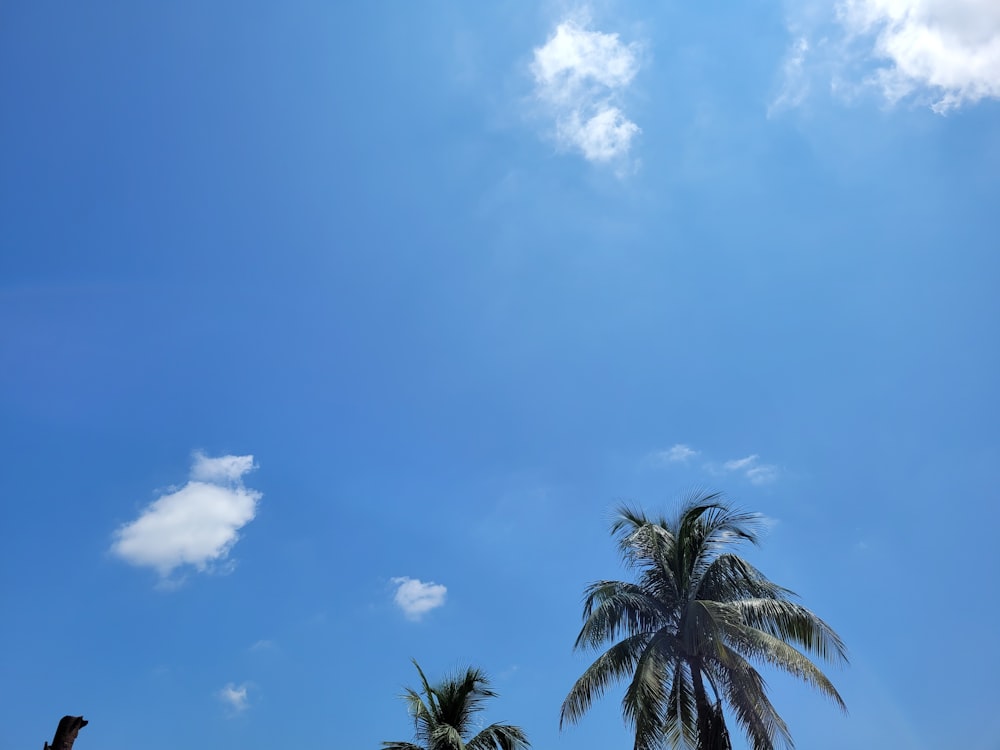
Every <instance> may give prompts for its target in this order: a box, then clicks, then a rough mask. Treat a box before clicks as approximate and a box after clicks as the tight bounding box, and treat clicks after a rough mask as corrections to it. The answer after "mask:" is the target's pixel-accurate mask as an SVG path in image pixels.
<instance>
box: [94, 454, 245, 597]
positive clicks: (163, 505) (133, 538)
mask: <svg viewBox="0 0 1000 750" xmlns="http://www.w3.org/2000/svg"><path fill="white" fill-rule="evenodd" d="M253 468H254V463H253V456H221V457H219V458H209V457H207V456H205V455H203V454H201V453H196V454H195V455H194V461H193V465H192V468H191V475H190V480H189V481H188V482H187V484H185V485H184V486H183V487H181V488H179V489H172V490H171V491H169V492H166V493H165V494H163V495H161V496H160V497H159V498H158V499H156V500H154V501H153V502H152V503H150V504H149V505H148V506H147V507H146V508H145V510H143V512H142V513H141V514H140V515H139V517H138V518H137V519H136V520H134V521H132V522H130V523H126V524H124V525H122V526H121V527H120V528H118V529H117V530H116V531H115V532H114V542H113V544H112V545H111V552H112V553H113V554H115V555H117V556H118V557H120V558H121V559H123V560H124V561H125V562H127V563H130V564H131V565H137V566H143V567H150V568H153V569H155V570H156V571H157V572H158V573H159V574H160V577H161V579H162V580H164V581H165V580H166V579H168V578H169V576H170V575H171V573H173V572H174V571H175V570H176V569H177V568H179V567H181V566H183V565H191V566H193V567H194V568H195V569H196V570H198V571H204V570H207V569H209V567H210V566H211V565H212V564H213V563H217V562H218V561H221V560H223V559H225V558H226V557H227V556H228V554H229V552H230V550H231V549H232V547H233V545H234V544H236V542H237V540H238V539H239V530H240V529H241V528H243V527H244V526H245V525H246V524H248V523H249V522H250V521H252V520H253V518H254V516H255V515H256V512H257V503H258V501H259V500H260V498H261V493H259V492H256V491H254V490H251V489H247V488H246V487H244V486H243V482H242V478H243V475H244V474H246V473H247V472H249V471H250V470H251V469H253Z"/></svg>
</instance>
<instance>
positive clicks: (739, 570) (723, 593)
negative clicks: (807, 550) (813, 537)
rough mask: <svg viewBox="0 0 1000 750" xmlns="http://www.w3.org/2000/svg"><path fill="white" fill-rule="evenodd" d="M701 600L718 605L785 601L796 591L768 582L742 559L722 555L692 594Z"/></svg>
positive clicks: (713, 562) (708, 568)
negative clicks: (756, 601)
mask: <svg viewBox="0 0 1000 750" xmlns="http://www.w3.org/2000/svg"><path fill="white" fill-rule="evenodd" d="M693 593H694V594H695V596H696V598H698V599H710V600H712V601H717V602H731V601H739V600H741V599H758V598H759V599H774V600H778V601H786V600H787V599H788V598H789V597H792V596H795V592H794V591H792V590H791V589H786V588H785V587H783V586H779V585H777V584H776V583H773V582H772V581H770V580H768V578H767V576H765V575H764V574H763V573H761V572H760V571H759V570H757V568H755V567H754V566H753V565H751V564H750V563H748V562H747V561H746V560H744V559H743V558H742V557H740V556H738V555H734V554H731V553H722V554H720V555H718V556H717V557H715V558H714V559H713V560H712V562H711V563H709V565H708V566H707V567H706V568H705V570H704V572H703V573H702V575H701V579H700V581H699V583H698V586H697V588H696V589H695V590H694V592H693Z"/></svg>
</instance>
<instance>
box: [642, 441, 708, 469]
mask: <svg viewBox="0 0 1000 750" xmlns="http://www.w3.org/2000/svg"><path fill="white" fill-rule="evenodd" d="M697 455H699V453H698V451H696V450H694V449H693V448H691V447H690V446H687V445H684V444H683V443H677V444H676V445H673V446H671V447H670V448H667V449H666V450H661V451H653V452H652V453H651V454H650V456H649V458H650V460H651V461H652V462H654V463H659V464H684V463H687V462H688V461H689V460H691V459H692V458H694V457H695V456H697Z"/></svg>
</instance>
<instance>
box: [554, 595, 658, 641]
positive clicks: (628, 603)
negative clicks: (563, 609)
mask: <svg viewBox="0 0 1000 750" xmlns="http://www.w3.org/2000/svg"><path fill="white" fill-rule="evenodd" d="M584 594H585V598H584V605H583V615H584V624H583V627H582V628H581V629H580V634H579V635H578V636H577V638H576V642H575V643H574V644H573V648H576V649H579V648H584V647H589V648H596V647H598V646H600V645H601V644H604V643H606V642H607V641H611V640H615V639H616V638H619V637H622V636H631V635H636V634H638V633H648V632H652V631H654V630H657V629H659V628H661V627H663V626H664V625H665V624H667V621H668V619H669V617H670V614H671V613H670V612H669V611H668V610H667V609H666V608H665V607H664V605H663V603H662V602H660V601H659V600H658V599H657V598H656V597H655V596H650V594H649V593H648V592H647V591H646V590H644V589H643V588H642V587H641V586H638V585H636V584H634V583H625V582H623V581H597V582H595V583H592V584H591V585H590V586H588V587H587V589H586V590H585V592H584Z"/></svg>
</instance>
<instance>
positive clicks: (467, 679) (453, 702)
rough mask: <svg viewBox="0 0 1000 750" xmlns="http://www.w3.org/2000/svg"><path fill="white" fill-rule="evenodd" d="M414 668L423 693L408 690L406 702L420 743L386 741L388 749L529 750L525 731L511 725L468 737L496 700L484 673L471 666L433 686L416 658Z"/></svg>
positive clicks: (492, 728)
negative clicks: (486, 704) (488, 703)
mask: <svg viewBox="0 0 1000 750" xmlns="http://www.w3.org/2000/svg"><path fill="white" fill-rule="evenodd" d="M413 666H415V667H416V668H417V673H418V674H419V675H420V682H421V686H422V690H421V691H419V692H418V691H416V690H414V689H412V688H406V694H405V695H404V696H403V699H404V700H405V701H406V703H407V707H408V708H409V710H410V715H411V716H412V717H413V725H414V734H415V738H414V739H416V741H417V742H416V743H413V742H383V743H382V747H383V748H384V749H385V750H528V748H529V747H530V743H529V742H528V738H527V737H526V736H525V734H524V730H522V729H521V728H520V727H515V726H513V725H511V724H490V725H489V726H488V727H486V728H484V729H482V730H480V731H479V732H477V733H476V734H475V736H472V737H471V738H470V737H469V735H470V734H471V732H472V731H473V730H474V728H475V727H474V726H473V717H474V716H475V714H476V713H478V712H479V711H481V710H482V709H483V703H484V702H485V700H486V699H487V698H494V697H496V693H495V692H493V691H492V690H490V687H489V680H487V678H486V675H485V674H484V673H483V672H482V670H479V669H474V668H472V667H468V668H467V669H466V670H465V671H464V672H457V673H455V674H454V675H451V676H449V677H447V678H446V679H445V680H444V681H442V682H441V683H439V684H438V685H435V686H433V687H432V686H431V685H430V683H428V682H427V678H426V677H425V676H424V671H423V670H422V669H421V668H420V665H419V664H417V662H416V660H415V659H414V661H413Z"/></svg>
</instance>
